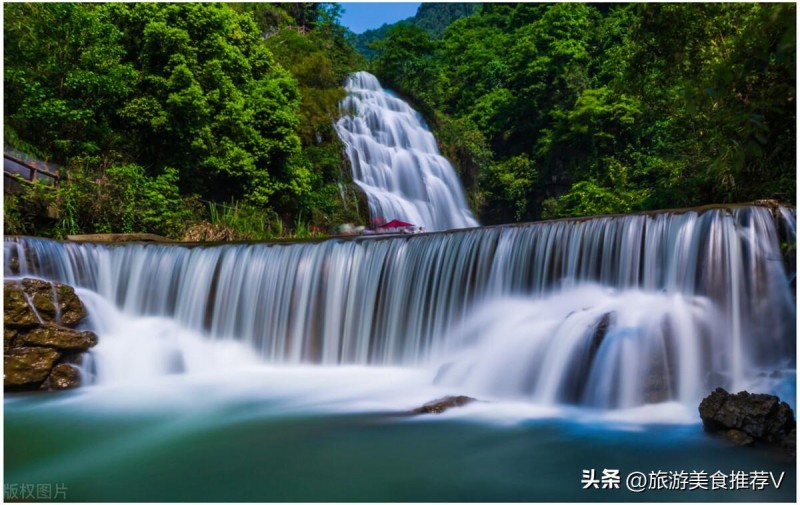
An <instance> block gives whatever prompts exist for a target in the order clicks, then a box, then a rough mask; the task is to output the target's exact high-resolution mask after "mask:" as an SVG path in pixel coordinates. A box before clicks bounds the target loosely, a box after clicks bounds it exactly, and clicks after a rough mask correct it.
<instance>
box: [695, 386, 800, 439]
mask: <svg viewBox="0 0 800 505" xmlns="http://www.w3.org/2000/svg"><path fill="white" fill-rule="evenodd" d="M699 410H700V418H701V419H702V420H703V426H704V427H705V429H706V430H707V431H710V432H712V433H713V432H717V431H721V430H731V429H734V430H739V431H742V432H744V433H746V434H747V435H750V436H751V437H753V438H754V439H756V440H763V441H766V442H780V441H781V440H783V439H784V438H786V436H787V435H788V434H789V432H790V431H792V428H794V426H795V421H794V413H793V412H792V408H791V407H789V405H787V404H786V402H782V401H781V400H780V398H778V397H777V396H774V395H765V394H751V393H748V392H747V391H741V392H739V393H736V394H730V393H728V392H727V391H725V390H724V389H722V388H717V389H715V390H714V392H713V393H711V395H709V396H708V397H706V398H704V399H703V401H702V402H701V403H700V409H699Z"/></svg>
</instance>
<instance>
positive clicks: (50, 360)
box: [3, 347, 61, 389]
mask: <svg viewBox="0 0 800 505" xmlns="http://www.w3.org/2000/svg"><path fill="white" fill-rule="evenodd" d="M60 357H61V354H60V353H58V352H57V351H54V350H52V349H47V348H44V347H17V348H15V349H10V350H8V351H6V353H5V356H4V357H3V366H4V369H3V372H4V374H3V385H4V386H5V388H6V389H27V388H35V387H38V386H39V385H40V384H41V383H42V382H43V381H44V380H45V379H46V378H47V377H48V376H49V375H50V370H52V368H53V364H54V363H55V362H56V360H58V358H60Z"/></svg>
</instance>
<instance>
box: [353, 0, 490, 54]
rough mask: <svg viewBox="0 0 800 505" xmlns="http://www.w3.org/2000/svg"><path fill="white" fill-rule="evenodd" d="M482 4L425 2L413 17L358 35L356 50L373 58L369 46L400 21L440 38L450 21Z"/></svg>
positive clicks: (475, 9) (465, 14)
mask: <svg viewBox="0 0 800 505" xmlns="http://www.w3.org/2000/svg"><path fill="white" fill-rule="evenodd" d="M481 5H482V4H480V3H423V4H422V5H420V6H419V9H417V13H416V14H415V15H414V16H413V17H410V18H407V19H403V20H401V21H397V22H396V23H392V24H386V23H384V24H383V26H381V27H380V28H375V29H374V30H367V31H365V32H364V33H362V34H359V35H356V37H355V47H356V50H357V51H358V52H359V53H361V54H363V55H364V56H366V57H367V58H371V57H372V56H373V55H374V51H373V50H371V49H370V48H369V45H370V44H371V43H373V42H375V41H376V40H381V39H383V38H384V37H385V36H386V32H387V31H388V30H389V28H391V27H392V26H395V25H397V24H400V23H408V24H411V25H414V26H418V27H420V28H422V29H423V30H425V31H426V32H428V33H429V34H430V35H431V36H432V37H434V38H439V37H441V36H442V34H443V33H444V30H445V29H446V28H447V27H448V26H449V25H450V23H452V22H453V21H455V20H457V19H460V18H463V17H466V16H469V15H471V14H474V13H475V12H476V11H477V10H478V8H480V6H481Z"/></svg>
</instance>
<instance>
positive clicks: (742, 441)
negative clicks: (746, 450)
mask: <svg viewBox="0 0 800 505" xmlns="http://www.w3.org/2000/svg"><path fill="white" fill-rule="evenodd" d="M725 438H727V439H728V440H730V441H731V442H733V443H734V444H736V445H753V444H754V443H756V440H755V439H754V438H753V437H751V436H750V435H748V434H747V433H745V432H743V431H739V430H728V431H726V432H725Z"/></svg>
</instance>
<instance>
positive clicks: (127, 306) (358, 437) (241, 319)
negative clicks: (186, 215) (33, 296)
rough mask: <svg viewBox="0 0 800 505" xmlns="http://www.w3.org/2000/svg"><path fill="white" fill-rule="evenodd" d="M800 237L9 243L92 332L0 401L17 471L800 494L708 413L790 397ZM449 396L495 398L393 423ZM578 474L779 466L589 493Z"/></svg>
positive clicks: (399, 489) (180, 488) (176, 496)
mask: <svg viewBox="0 0 800 505" xmlns="http://www.w3.org/2000/svg"><path fill="white" fill-rule="evenodd" d="M794 233H795V216H794V212H793V211H791V210H789V209H780V211H779V212H778V213H777V215H775V216H774V215H773V214H772V213H771V212H770V210H769V209H767V208H762V207H746V206H745V207H736V208H730V209H728V208H711V209H706V210H702V211H685V212H664V213H654V214H648V215H630V216H609V217H600V218H593V219H583V220H565V221H554V222H545V223H537V224H525V225H515V226H502V227H489V228H482V229H471V230H460V231H449V232H443V233H431V234H423V235H414V236H402V237H373V238H357V239H352V240H340V239H334V240H328V241H325V242H322V243H298V244H264V243H259V244H230V245H216V246H209V247H197V246H194V247H193V246H182V245H157V244H129V245H95V244H80V243H62V242H56V241H51V240H44V239H34V238H6V240H5V242H4V246H5V247H4V260H5V261H4V264H5V276H6V278H15V277H24V276H34V277H40V278H44V279H49V280H58V281H62V282H66V283H68V284H71V285H74V286H77V287H78V292H79V294H80V296H81V298H82V299H83V300H84V302H85V304H86V305H87V308H88V311H89V314H90V318H89V320H88V321H87V323H86V326H87V327H89V328H92V329H94V330H95V331H96V332H97V333H98V335H99V337H100V341H99V344H98V345H97V347H96V348H95V349H93V350H92V351H91V353H90V355H89V359H87V360H85V362H84V365H83V372H84V376H85V378H86V381H87V382H89V385H88V386H85V387H82V388H80V389H78V390H76V391H72V392H68V393H57V394H48V395H13V396H9V397H7V398H6V402H5V429H6V431H5V433H6V448H5V462H6V470H5V476H6V482H7V483H8V482H16V483H25V482H32V483H38V482H53V483H55V482H64V483H66V485H67V486H72V488H71V489H72V493H73V494H72V495H70V499H73V500H90V501H92V500H129V499H134V500H209V499H210V500H230V501H238V500H243V501H252V500H255V501H269V500H288V501H295V500H297V501H319V500H344V501H361V500H367V501H368V500H377V501H396V500H400V501H402V500H410V501H419V500H422V501H430V500H450V501H452V500H460V501H474V500H490V501H509V500H510V501H539V500H545V501H549V500H578V501H595V500H600V501H603V500H632V499H636V500H639V499H643V500H661V501H664V500H670V501H672V500H704V501H705V500H713V501H735V500H748V501H749V500H756V501H761V500H784V501H793V500H794V486H795V480H794V467H793V465H787V464H784V463H780V462H779V461H778V460H776V459H775V458H773V457H772V456H770V455H769V454H767V453H763V452H759V451H751V452H749V453H748V452H747V451H744V452H742V451H741V449H738V448H735V447H730V446H728V445H726V443H725V442H723V441H720V440H716V439H713V438H709V437H706V436H705V435H703V434H702V430H701V428H700V427H699V420H698V419H697V410H696V409H697V403H698V401H699V400H700V398H702V396H704V395H705V394H707V393H708V391H710V390H711V389H713V388H714V387H716V386H720V385H721V386H725V387H727V388H729V389H741V388H747V389H749V390H751V391H757V392H772V393H780V394H781V396H782V397H783V398H784V399H786V400H787V401H788V402H789V403H790V404H791V405H792V406H793V407H794V406H795V405H794V396H795V384H796V378H795V368H796V364H795V361H794V356H795V345H796V344H795V338H796V336H795V305H794V298H793V288H792V282H793V278H794V277H793V276H794V274H793V272H787V269H786V267H785V262H784V259H783V255H782V250H781V243H782V242H791V241H793V240H794ZM446 394H469V395H472V396H475V397H477V398H479V399H480V400H483V401H481V402H479V403H475V404H471V405H469V406H466V407H462V408H459V409H454V410H451V411H448V412H447V413H445V414H443V415H441V416H433V417H431V416H424V417H421V418H417V417H406V416H404V415H402V414H403V413H405V412H407V411H408V410H409V409H412V408H414V407H416V406H419V405H421V404H422V403H425V402H427V401H429V400H431V399H434V398H438V397H441V396H443V395H446ZM53 426H56V429H53ZM587 468H597V469H598V471H600V470H602V468H619V469H621V470H623V471H624V472H630V471H634V470H639V471H644V472H649V471H657V470H663V471H678V470H685V471H691V470H704V471H708V472H709V474H710V473H713V472H714V471H716V470H720V471H723V472H727V473H730V472H731V471H733V470H743V471H746V472H750V471H754V470H759V471H760V470H767V471H775V472H782V471H785V472H786V474H787V476H788V477H787V480H786V481H785V482H784V483H783V485H782V487H781V489H779V490H776V489H771V490H767V491H764V492H763V493H761V494H747V493H744V494H742V493H734V492H717V493H716V494H715V493H711V492H709V493H704V492H700V491H697V492H691V493H683V494H681V493H679V492H678V493H677V494H676V492H674V491H673V492H655V491H654V492H649V493H643V494H632V493H630V492H628V491H625V490H624V489H623V490H619V491H609V492H608V493H606V494H603V493H602V492H599V493H598V492H595V493H594V494H586V492H584V491H583V490H582V489H581V485H580V478H581V472H582V470H584V469H587ZM607 491H608V490H607Z"/></svg>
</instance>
